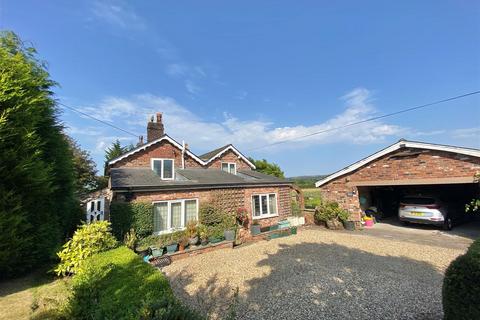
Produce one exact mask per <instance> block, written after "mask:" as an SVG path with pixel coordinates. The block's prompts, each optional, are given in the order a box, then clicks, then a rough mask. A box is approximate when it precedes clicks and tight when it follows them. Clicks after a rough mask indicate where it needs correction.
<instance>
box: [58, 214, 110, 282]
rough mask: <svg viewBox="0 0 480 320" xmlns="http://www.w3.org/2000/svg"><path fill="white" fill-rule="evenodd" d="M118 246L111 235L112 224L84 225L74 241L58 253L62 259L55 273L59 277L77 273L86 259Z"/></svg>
mask: <svg viewBox="0 0 480 320" xmlns="http://www.w3.org/2000/svg"><path fill="white" fill-rule="evenodd" d="M116 245H117V241H116V240H115V238H114V237H113V235H112V234H111V233H110V223H109V222H107V221H97V222H94V223H91V224H82V225H81V226H80V227H79V228H78V229H77V231H75V234H74V235H73V237H72V239H71V240H69V241H67V243H65V244H64V245H63V249H62V250H61V251H60V252H58V253H57V255H58V257H59V258H60V263H59V264H58V266H57V268H56V269H55V272H56V273H57V275H68V274H73V273H76V272H77V271H78V270H79V269H80V268H81V266H82V264H83V262H84V261H85V259H87V258H88V257H90V256H92V255H94V254H95V253H98V252H102V251H105V250H108V249H111V248H114V247H115V246H116Z"/></svg>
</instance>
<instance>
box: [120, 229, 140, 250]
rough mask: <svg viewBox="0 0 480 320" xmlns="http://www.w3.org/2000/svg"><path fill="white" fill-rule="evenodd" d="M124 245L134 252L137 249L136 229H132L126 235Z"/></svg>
mask: <svg viewBox="0 0 480 320" xmlns="http://www.w3.org/2000/svg"><path fill="white" fill-rule="evenodd" d="M123 243H124V244H125V245H126V246H127V248H129V249H132V250H134V249H135V247H136V245H137V234H136V233H135V229H133V228H132V229H130V231H129V232H128V233H127V234H126V235H125V239H123Z"/></svg>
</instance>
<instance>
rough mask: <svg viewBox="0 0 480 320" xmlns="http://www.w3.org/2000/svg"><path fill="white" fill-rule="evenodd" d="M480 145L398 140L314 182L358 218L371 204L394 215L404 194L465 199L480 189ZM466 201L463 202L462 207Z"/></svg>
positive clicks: (455, 201)
mask: <svg viewBox="0 0 480 320" xmlns="http://www.w3.org/2000/svg"><path fill="white" fill-rule="evenodd" d="M479 173H480V150H478V149H472V148H463V147H458V146H449V145H441V144H433V143H425V142H418V141H407V140H403V139H402V140H400V141H398V142H396V143H394V144H392V145H390V146H388V147H386V148H385V149H382V150H380V151H378V152H376V153H374V154H372V155H370V156H367V157H366V158H364V159H361V160H359V161H357V162H355V163H353V164H351V165H349V166H348V167H346V168H343V169H341V170H339V171H337V172H335V173H333V174H331V175H329V176H327V177H325V178H324V179H322V180H320V181H317V182H316V184H315V186H316V187H317V188H319V189H320V191H321V193H322V195H323V197H324V198H326V199H328V200H331V201H336V202H338V203H339V204H340V206H341V207H343V208H344V209H346V210H348V211H349V212H350V213H351V218H352V220H354V221H360V217H361V213H362V212H363V211H364V210H365V209H367V208H369V207H370V206H375V207H377V208H378V209H379V210H380V211H381V212H382V213H383V215H384V216H396V215H397V213H398V207H399V202H400V199H401V198H402V197H403V196H405V195H409V194H410V195H412V194H417V195H418V194H424V195H432V194H436V195H439V196H440V197H442V198H443V199H445V200H446V201H447V202H450V203H456V204H458V205H459V208H458V210H464V208H465V207H464V204H465V203H466V202H468V201H469V200H470V199H472V198H473V197H475V196H477V195H478V194H479V184H478V181H476V176H477V175H478V174H479ZM462 206H463V207H462Z"/></svg>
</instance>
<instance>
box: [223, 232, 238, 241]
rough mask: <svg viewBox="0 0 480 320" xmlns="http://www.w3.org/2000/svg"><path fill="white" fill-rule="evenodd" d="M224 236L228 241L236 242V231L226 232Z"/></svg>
mask: <svg viewBox="0 0 480 320" xmlns="http://www.w3.org/2000/svg"><path fill="white" fill-rule="evenodd" d="M223 236H224V237H225V240H227V241H233V240H235V230H225V231H223Z"/></svg>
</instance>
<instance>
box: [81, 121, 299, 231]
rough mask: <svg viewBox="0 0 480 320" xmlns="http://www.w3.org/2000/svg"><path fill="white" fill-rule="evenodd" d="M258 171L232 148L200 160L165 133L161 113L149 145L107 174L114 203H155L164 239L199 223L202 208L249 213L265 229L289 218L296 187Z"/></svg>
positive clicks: (127, 155)
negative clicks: (214, 206)
mask: <svg viewBox="0 0 480 320" xmlns="http://www.w3.org/2000/svg"><path fill="white" fill-rule="evenodd" d="M254 169H255V165H254V164H253V163H251V162H250V161H249V160H248V158H247V157H245V156H244V155H243V154H242V153H241V152H240V151H239V150H237V149H236V148H235V147H234V146H233V145H231V144H229V145H226V146H223V147H221V148H218V149H215V150H213V151H211V152H208V153H205V154H203V155H200V156H197V155H196V154H194V153H193V152H192V151H191V150H190V149H189V147H188V145H186V144H185V143H179V142H177V141H175V140H174V139H172V138H171V137H169V136H168V135H167V134H165V133H164V126H163V123H162V114H161V113H157V115H156V121H154V119H153V118H152V120H151V121H150V122H148V126H147V142H146V143H145V144H141V145H139V146H138V147H136V148H135V149H133V150H131V151H129V152H127V153H125V154H123V155H121V156H119V157H117V158H115V159H112V160H111V161H109V162H107V164H106V169H105V170H106V175H108V176H109V177H110V178H109V191H110V195H111V196H110V199H109V200H110V201H127V202H138V201H141V202H149V203H152V204H153V208H154V209H153V210H154V213H153V217H154V221H153V222H154V234H164V233H169V232H172V231H173V230H178V229H182V228H184V227H185V226H186V224H187V222H188V221H190V220H198V213H199V208H200V206H202V204H206V203H209V202H212V201H215V203H216V204H217V205H220V206H221V207H222V208H223V209H225V210H227V211H229V212H235V210H236V209H238V208H246V210H247V212H248V213H249V221H258V222H259V223H260V225H261V226H269V225H271V224H275V223H277V222H278V221H279V220H281V219H284V218H286V217H288V216H290V215H291V210H292V209H291V189H292V183H291V182H289V181H287V180H285V179H280V178H277V177H273V176H269V175H265V174H262V173H259V172H256V171H254ZM106 207H108V205H107V206H106ZM87 210H88V209H87ZM106 216H107V218H108V213H107V215H106Z"/></svg>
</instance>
